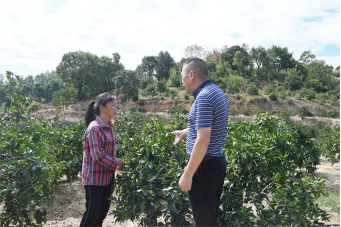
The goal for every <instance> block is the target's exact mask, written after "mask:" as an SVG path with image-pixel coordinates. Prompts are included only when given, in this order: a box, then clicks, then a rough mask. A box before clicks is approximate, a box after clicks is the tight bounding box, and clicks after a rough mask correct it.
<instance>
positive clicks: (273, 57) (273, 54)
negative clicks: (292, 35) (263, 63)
mask: <svg viewBox="0 0 341 227" xmlns="http://www.w3.org/2000/svg"><path fill="white" fill-rule="evenodd" d="M267 52H268V56H269V57H270V62H271V64H272V65H273V67H274V69H276V70H277V72H280V71H281V70H282V69H285V70H286V69H288V68H290V69H291V68H294V67H295V59H294V58H293V56H292V53H289V51H288V48H287V47H284V48H281V47H278V46H275V45H273V46H272V47H271V48H270V49H268V50H267Z"/></svg>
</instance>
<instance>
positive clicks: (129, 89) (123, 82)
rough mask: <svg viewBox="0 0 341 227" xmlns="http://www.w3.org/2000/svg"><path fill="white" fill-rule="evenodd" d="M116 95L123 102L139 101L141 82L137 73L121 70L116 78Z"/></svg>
mask: <svg viewBox="0 0 341 227" xmlns="http://www.w3.org/2000/svg"><path fill="white" fill-rule="evenodd" d="M114 82H115V91H116V95H117V97H118V98H119V99H121V100H126V101H127V106H128V101H129V99H132V100H135V101H136V100H138V92H139V90H138V87H139V81H138V78H137V76H136V73H135V72H134V71H132V70H121V71H118V72H117V75H116V77H115V78H114ZM127 108H128V107H127Z"/></svg>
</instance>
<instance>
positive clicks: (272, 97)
mask: <svg viewBox="0 0 341 227" xmlns="http://www.w3.org/2000/svg"><path fill="white" fill-rule="evenodd" d="M269 99H270V100H271V101H277V94H276V93H275V92H273V93H270V94H269Z"/></svg>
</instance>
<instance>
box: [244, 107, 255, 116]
mask: <svg viewBox="0 0 341 227" xmlns="http://www.w3.org/2000/svg"><path fill="white" fill-rule="evenodd" d="M242 113H243V114H244V115H245V116H252V115H253V112H252V111H251V110H250V109H243V111H242Z"/></svg>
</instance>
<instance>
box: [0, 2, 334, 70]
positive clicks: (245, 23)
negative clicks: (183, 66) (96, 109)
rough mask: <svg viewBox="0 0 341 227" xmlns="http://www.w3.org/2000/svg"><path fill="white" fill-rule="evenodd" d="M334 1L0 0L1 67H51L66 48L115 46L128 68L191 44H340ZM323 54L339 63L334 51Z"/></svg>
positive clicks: (106, 50) (96, 50)
mask: <svg viewBox="0 0 341 227" xmlns="http://www.w3.org/2000/svg"><path fill="white" fill-rule="evenodd" d="M339 7H340V3H339V1H338V0H331V1H326V0H321V1H305V0H301V1H293V0H290V1H265V0H256V1H254V0H244V1H223V0H201V1H190V0H187V1H180V0H174V1H162V2H161V1H157V0H150V1H132V0H131V1H130V0H129V1H119V0H114V1H113V0H98V1H90V0H88V1H84V0H83V1H80V0H74V1H52V0H50V1H42V0H40V1H38V0H34V1H24V0H21V1H19V0H18V1H2V2H1V3H0V21H1V23H0V29H1V33H2V35H1V37H0V51H1V55H0V73H4V72H5V71H6V70H11V71H13V72H14V73H16V74H21V75H27V74H33V75H35V74H38V73H41V72H45V71H46V70H53V69H55V68H56V66H57V65H58V64H59V62H60V61H61V58H62V55H63V54H64V53H67V52H70V51H77V50H81V51H88V52H91V53H93V54H97V55H99V56H101V55H106V56H111V54H112V53H113V52H118V53H119V54H120V55H121V61H122V63H123V64H124V65H125V67H126V68H128V69H132V70H134V69H135V68H136V66H137V65H138V64H140V63H141V60H142V58H143V56H148V55H157V54H158V53H159V52H160V51H161V50H162V51H168V52H169V53H170V54H171V56H173V58H174V59H175V60H176V61H179V60H180V59H181V57H183V52H184V49H185V48H186V47H187V46H189V45H192V44H198V45H200V46H202V47H204V48H205V49H206V50H209V51H212V50H213V49H215V48H221V47H223V46H232V45H241V44H242V43H246V44H248V45H249V46H250V47H253V46H263V47H265V48H270V47H271V46H272V45H276V46H280V47H287V48H288V49H289V51H290V52H293V53H294V57H295V58H299V56H300V55H301V53H302V52H303V51H305V50H311V51H312V52H317V51H320V50H322V48H323V46H325V45H326V44H334V45H340V42H339V41H340V30H339V27H340V20H339V16H340V13H339V11H338V12H336V13H328V12H326V9H335V8H339ZM302 18H310V19H311V18H318V20H316V21H310V22H308V21H304V20H302ZM320 58H322V57H320ZM324 59H325V60H326V61H327V64H331V65H333V66H334V67H336V66H337V65H339V64H337V63H339V59H338V60H337V58H335V57H333V58H332V57H324ZM334 64H335V65H334Z"/></svg>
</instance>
